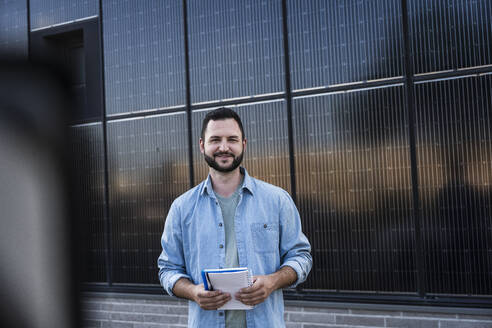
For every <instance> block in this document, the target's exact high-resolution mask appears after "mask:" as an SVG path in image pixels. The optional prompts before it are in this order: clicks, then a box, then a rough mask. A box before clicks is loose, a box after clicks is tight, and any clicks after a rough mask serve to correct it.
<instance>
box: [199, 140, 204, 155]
mask: <svg viewBox="0 0 492 328" xmlns="http://www.w3.org/2000/svg"><path fill="white" fill-rule="evenodd" d="M198 143H199V144H200V152H201V153H202V154H203V153H204V152H205V146H204V141H203V139H202V138H200V141H198Z"/></svg>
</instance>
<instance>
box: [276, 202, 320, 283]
mask: <svg viewBox="0 0 492 328" xmlns="http://www.w3.org/2000/svg"><path fill="white" fill-rule="evenodd" d="M285 194H286V197H285V199H284V201H283V204H282V206H281V211H280V229H281V231H280V257H281V265H280V267H284V266H289V267H291V268H292V269H293V270H294V271H295V272H296V274H297V280H296V281H295V282H294V283H293V284H292V285H291V286H289V287H291V288H294V287H296V286H297V285H299V284H300V283H302V282H304V281H306V279H307V277H308V275H309V272H310V271H311V268H312V264H313V260H312V256H311V245H310V244H309V241H308V239H307V238H306V236H305V235H304V234H303V233H302V226H301V218H300V216H299V212H298V211H297V208H296V206H295V204H294V202H293V201H292V198H290V196H289V195H288V194H287V193H285Z"/></svg>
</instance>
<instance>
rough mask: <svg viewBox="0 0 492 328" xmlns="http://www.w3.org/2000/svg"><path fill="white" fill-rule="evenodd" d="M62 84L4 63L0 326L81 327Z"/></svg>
mask: <svg viewBox="0 0 492 328" xmlns="http://www.w3.org/2000/svg"><path fill="white" fill-rule="evenodd" d="M69 110H70V103H69V101H68V97H67V96H66V87H65V82H64V80H63V79H62V78H60V77H59V76H58V75H56V74H54V73H52V72H50V71H49V70H48V69H46V68H43V67H41V66H33V65H31V64H28V63H24V62H15V61H13V62H8V63H6V62H0V153H1V156H0V209H1V214H0V220H1V221H0V253H1V257H0V285H1V286H2V289H1V290H2V292H1V293H0V304H1V305H0V307H1V308H0V325H1V326H2V327H60V328H62V327H63V328H64V327H77V326H78V317H79V316H78V304H77V302H78V279H77V276H76V272H77V270H76V268H75V266H74V264H75V263H76V255H75V254H77V253H76V252H75V251H76V245H77V241H76V238H75V237H76V234H75V233H74V226H73V225H72V222H71V220H70V217H71V216H70V199H69V196H68V195H69V192H68V191H69V190H70V188H69V179H66V177H67V174H66V172H67V170H66V165H65V163H66V155H65V154H66V152H65V150H66V147H65V142H66V138H65V135H66V133H65V132H66V122H67V121H66V117H67V115H65V113H66V112H67V111H69Z"/></svg>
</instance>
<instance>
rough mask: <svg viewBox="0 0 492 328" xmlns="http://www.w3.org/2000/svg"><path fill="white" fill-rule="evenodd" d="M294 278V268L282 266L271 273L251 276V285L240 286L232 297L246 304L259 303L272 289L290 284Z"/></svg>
mask: <svg viewBox="0 0 492 328" xmlns="http://www.w3.org/2000/svg"><path fill="white" fill-rule="evenodd" d="M296 280H297V273H296V272H295V271H294V269H292V268H291V267H289V266H284V267H282V268H280V269H279V270H278V271H277V272H274V273H272V274H269V275H266V276H255V277H253V286H250V287H246V288H242V289H241V290H239V292H238V293H236V295H234V297H235V298H236V299H237V300H238V301H240V302H242V303H243V304H246V305H256V304H260V303H262V302H264V301H265V300H266V299H267V298H268V296H270V294H271V293H272V292H273V291H275V290H277V289H279V288H284V287H287V286H290V285H292V284H293V283H294V282H295V281H296Z"/></svg>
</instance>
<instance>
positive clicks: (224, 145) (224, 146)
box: [219, 141, 229, 151]
mask: <svg viewBox="0 0 492 328" xmlns="http://www.w3.org/2000/svg"><path fill="white" fill-rule="evenodd" d="M219 150H220V151H228V150H229V145H228V144H227V141H222V142H221V143H220V146H219Z"/></svg>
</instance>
